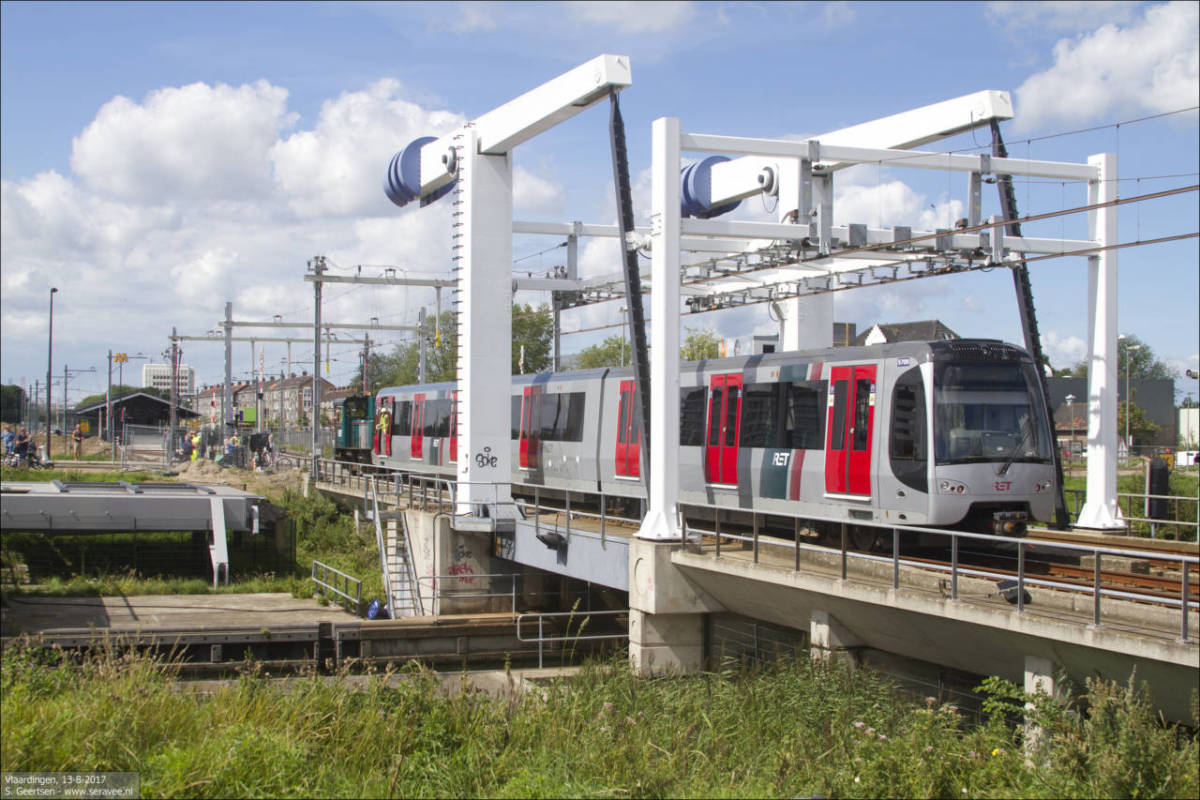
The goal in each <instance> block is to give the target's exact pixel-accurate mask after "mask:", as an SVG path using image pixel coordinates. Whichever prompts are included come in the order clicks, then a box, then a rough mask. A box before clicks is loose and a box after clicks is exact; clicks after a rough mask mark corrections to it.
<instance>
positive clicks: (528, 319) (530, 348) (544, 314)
mask: <svg viewBox="0 0 1200 800" xmlns="http://www.w3.org/2000/svg"><path fill="white" fill-rule="evenodd" d="M553 338H554V316H553V315H552V314H551V313H550V306H548V305H546V304H545V303H543V304H542V305H541V306H539V307H538V308H533V307H532V306H528V305H526V306H521V305H514V306H513V311H512V344H513V347H512V372H513V374H514V375H517V374H521V373H525V374H532V373H535V372H541V371H542V370H545V369H549V368H550V366H551V363H552V362H551V346H552V345H553V342H552V340H553ZM522 345H523V346H524V348H525V359H524V362H522V360H521V347H522Z"/></svg>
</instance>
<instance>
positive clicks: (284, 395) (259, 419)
mask: <svg viewBox="0 0 1200 800" xmlns="http://www.w3.org/2000/svg"><path fill="white" fill-rule="evenodd" d="M319 380H320V384H321V408H320V413H319V414H318V415H317V421H318V423H319V424H323V425H329V424H330V421H331V420H332V419H333V404H334V403H335V402H337V401H338V400H341V399H343V398H346V397H349V396H350V395H352V394H355V390H354V389H350V388H338V387H336V386H334V385H333V384H332V383H330V382H329V381H327V380H325V379H324V378H320V379H319ZM222 391H223V386H222V384H214V385H211V386H203V387H201V388H200V389H199V391H197V392H196V396H195V399H194V400H193V404H192V410H193V411H195V412H197V413H198V414H200V416H201V418H202V419H203V420H204V421H205V422H214V423H215V422H216V421H217V420H219V419H220V417H221V393H222ZM232 392H233V407H234V410H235V416H237V417H238V419H240V420H241V421H242V422H245V423H253V424H259V425H261V426H262V427H270V428H276V427H279V425H280V424H282V425H283V426H284V427H287V428H295V427H301V428H303V427H308V426H309V425H310V424H311V422H312V420H313V398H312V392H313V380H312V377H311V376H310V375H309V374H308V372H306V371H305V372H301V373H300V374H299V375H296V374H295V373H293V374H292V375H290V376H289V377H286V378H276V379H274V380H269V381H264V382H262V383H261V384H260V383H259V382H258V381H249V382H242V383H235V384H233V387H232Z"/></svg>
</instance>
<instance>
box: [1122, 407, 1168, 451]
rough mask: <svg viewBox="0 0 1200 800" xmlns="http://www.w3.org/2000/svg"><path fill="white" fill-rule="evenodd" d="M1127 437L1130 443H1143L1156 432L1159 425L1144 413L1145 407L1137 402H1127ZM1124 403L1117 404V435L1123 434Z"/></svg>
mask: <svg viewBox="0 0 1200 800" xmlns="http://www.w3.org/2000/svg"><path fill="white" fill-rule="evenodd" d="M1128 405H1129V437H1130V438H1131V439H1133V441H1132V442H1131V444H1145V443H1146V440H1147V439H1148V438H1150V437H1151V436H1152V435H1154V434H1156V433H1158V431H1159V427H1158V425H1157V424H1156V423H1155V422H1154V420H1152V419H1150V417H1149V416H1147V415H1146V411H1145V409H1143V408H1142V407H1141V406H1139V405H1138V404H1137V403H1129V404H1128ZM1125 406H1126V404H1125V403H1118V404H1117V435H1118V436H1121V437H1124V436H1125Z"/></svg>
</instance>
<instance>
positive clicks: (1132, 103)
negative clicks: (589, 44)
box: [1015, 2, 1200, 130]
mask: <svg viewBox="0 0 1200 800" xmlns="http://www.w3.org/2000/svg"><path fill="white" fill-rule="evenodd" d="M1198 95H1200V5H1198V4H1196V3H1193V2H1179V3H1167V4H1164V5H1157V6H1150V7H1148V8H1147V9H1146V12H1145V14H1144V16H1143V17H1142V18H1141V19H1139V20H1137V21H1136V22H1134V23H1133V24H1131V25H1129V26H1128V27H1119V26H1117V25H1114V24H1111V23H1110V24H1106V25H1103V26H1102V27H1100V28H1099V29H1097V30H1095V31H1094V32H1092V33H1090V34H1087V35H1083V36H1079V37H1077V38H1075V39H1062V40H1060V41H1059V42H1058V43H1057V44H1056V45H1055V46H1054V66H1052V67H1051V68H1050V69H1048V70H1046V71H1044V72H1040V73H1038V74H1036V75H1033V76H1031V77H1030V78H1029V79H1028V80H1026V81H1025V83H1024V84H1022V85H1021V87H1020V88H1019V89H1017V104H1016V105H1017V107H1016V110H1017V117H1016V120H1015V123H1016V124H1017V126H1018V128H1019V129H1021V130H1029V129H1032V128H1035V127H1038V126H1042V125H1046V124H1050V123H1065V124H1075V123H1079V122H1086V121H1089V120H1092V119H1096V118H1097V117H1100V116H1102V115H1106V114H1140V113H1155V112H1163V111H1174V110H1176V109H1179V108H1186V107H1188V106H1193V105H1195V104H1196V98H1197V96H1198Z"/></svg>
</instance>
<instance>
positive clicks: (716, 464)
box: [704, 373, 742, 484]
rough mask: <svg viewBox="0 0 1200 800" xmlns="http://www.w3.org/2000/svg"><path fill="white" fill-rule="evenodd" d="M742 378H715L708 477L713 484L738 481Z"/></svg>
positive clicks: (710, 402) (710, 409) (710, 395)
mask: <svg viewBox="0 0 1200 800" xmlns="http://www.w3.org/2000/svg"><path fill="white" fill-rule="evenodd" d="M741 420H742V376H741V374H740V373H738V374H730V375H713V376H712V378H711V380H710V382H709V393H708V430H707V432H706V437H707V438H706V439H705V442H706V446H705V448H704V477H705V480H707V481H708V482H709V483H731V484H736V483H737V482H738V474H737V454H738V440H739V439H740V437H741Z"/></svg>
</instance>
